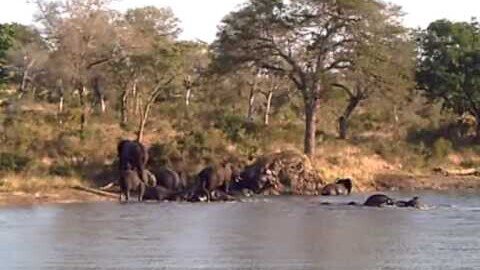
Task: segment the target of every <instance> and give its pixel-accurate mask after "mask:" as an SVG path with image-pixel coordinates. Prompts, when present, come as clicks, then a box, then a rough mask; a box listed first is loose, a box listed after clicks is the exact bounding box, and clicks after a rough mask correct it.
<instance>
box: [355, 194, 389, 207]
mask: <svg viewBox="0 0 480 270" xmlns="http://www.w3.org/2000/svg"><path fill="white" fill-rule="evenodd" d="M394 204H395V202H394V200H393V199H392V198H390V197H388V196H387V195H384V194H375V195H372V196H370V197H368V199H367V200H366V201H365V203H364V204H363V205H365V206H373V207H382V206H384V205H394Z"/></svg>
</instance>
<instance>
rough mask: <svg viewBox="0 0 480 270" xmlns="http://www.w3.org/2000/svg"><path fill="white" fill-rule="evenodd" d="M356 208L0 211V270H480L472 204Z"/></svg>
mask: <svg viewBox="0 0 480 270" xmlns="http://www.w3.org/2000/svg"><path fill="white" fill-rule="evenodd" d="M393 196H394V197H396V198H399V197H405V198H407V197H410V196H411V194H394V195H393ZM365 198H366V195H355V196H353V197H343V198H325V197H278V198H256V199H251V200H249V201H247V202H241V203H240V202H237V203H209V204H206V203H197V204H188V203H132V204H128V205H126V204H122V205H120V204H119V203H115V202H112V203H93V204H71V205H44V206H32V207H14V208H0V269H76V270H77V269H80V270H81V269H112V270H113V269H115V270H118V269H272V270H273V269H275V270H277V269H328V270H330V269H355V270H357V269H392V270H393V269H435V270H437V269H480V196H479V195H478V194H438V193H426V194H422V198H423V201H424V202H425V203H427V204H428V205H431V206H433V207H432V208H431V209H429V210H414V209H398V208H364V207H359V206H346V205H345V206H343V205H335V204H334V205H328V206H325V205H320V202H324V201H330V202H333V203H340V202H348V201H351V200H356V201H359V202H361V201H363V200H364V199H365Z"/></svg>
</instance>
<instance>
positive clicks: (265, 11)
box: [214, 0, 396, 156]
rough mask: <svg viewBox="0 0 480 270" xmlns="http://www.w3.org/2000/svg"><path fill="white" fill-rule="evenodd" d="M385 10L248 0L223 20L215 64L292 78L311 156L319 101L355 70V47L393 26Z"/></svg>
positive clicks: (319, 1) (372, 4) (370, 3)
mask: <svg viewBox="0 0 480 270" xmlns="http://www.w3.org/2000/svg"><path fill="white" fill-rule="evenodd" d="M387 7H388V6H387V5H385V4H383V3H381V2H379V1H376V0H367V1H351V0H291V1H283V0H274V1H272V0H251V1H250V2H249V3H248V4H247V5H246V6H244V7H243V8H241V9H240V10H239V11H235V12H232V13H231V14H229V15H228V16H227V17H226V18H225V19H224V20H223V24H222V25H221V28H220V31H219V33H218V38H217V40H216V42H215V45H214V46H215V49H216V51H217V55H218V56H217V58H218V59H221V61H222V62H224V63H229V64H237V63H244V62H252V63H254V64H255V65H256V66H258V67H260V68H266V69H269V70H272V71H275V72H280V73H283V75H284V76H288V77H289V78H290V80H291V81H292V82H293V83H294V84H295V86H296V88H297V90H298V92H299V93H301V95H302V97H303V103H304V111H305V136H304V151H305V153H306V154H307V155H309V156H313V155H314V153H315V145H316V138H315V133H316V117H317V115H316V113H317V109H318V107H319V105H320V100H321V98H322V97H323V96H324V94H325V92H326V91H327V90H328V89H330V85H331V83H332V77H333V76H335V75H336V74H338V73H339V72H342V71H343V70H345V69H347V68H348V67H350V66H351V65H352V64H353V61H354V60H355V58H354V56H355V52H356V46H358V45H359V44H365V43H369V42H373V41H374V40H371V39H370V37H371V35H370V34H369V33H370V32H371V28H372V27H373V26H374V25H377V24H389V23H392V21H394V22H396V18H395V17H390V16H388V14H389V13H387V12H385V10H386V9H387Z"/></svg>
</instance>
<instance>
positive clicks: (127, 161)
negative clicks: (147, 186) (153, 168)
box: [117, 140, 148, 183]
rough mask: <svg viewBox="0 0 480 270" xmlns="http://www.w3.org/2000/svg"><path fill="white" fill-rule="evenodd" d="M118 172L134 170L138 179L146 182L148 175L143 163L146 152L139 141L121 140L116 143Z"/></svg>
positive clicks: (146, 158) (146, 155) (144, 162)
mask: <svg viewBox="0 0 480 270" xmlns="http://www.w3.org/2000/svg"><path fill="white" fill-rule="evenodd" d="M117 153H118V159H119V169H120V174H121V173H122V171H127V170H133V171H136V172H137V174H138V176H139V177H140V180H142V181H143V182H144V183H147V180H148V176H147V172H146V171H145V165H146V164H147V161H148V153H147V151H146V149H145V146H143V145H142V144H141V143H140V142H137V141H130V140H122V141H121V142H120V143H118V145H117Z"/></svg>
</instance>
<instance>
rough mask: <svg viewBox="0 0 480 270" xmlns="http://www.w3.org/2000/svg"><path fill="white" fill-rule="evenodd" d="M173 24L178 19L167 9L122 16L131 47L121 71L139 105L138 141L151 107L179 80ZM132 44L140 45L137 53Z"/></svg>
mask: <svg viewBox="0 0 480 270" xmlns="http://www.w3.org/2000/svg"><path fill="white" fill-rule="evenodd" d="M177 23H178V19H177V18H176V17H175V16H174V15H173V13H172V12H171V10H170V9H158V8H155V7H144V8H137V9H132V10H129V11H127V13H126V15H125V24H126V26H127V27H128V29H129V30H128V31H129V35H126V36H127V37H128V36H130V41H129V42H127V44H130V45H131V46H127V47H129V49H128V50H123V51H122V53H123V54H125V55H126V57H125V59H124V60H125V61H126V62H124V68H126V69H127V71H128V72H129V74H130V75H131V77H130V78H131V79H132V81H133V83H131V84H132V85H133V88H132V90H134V92H135V93H133V94H134V95H135V99H136V103H137V102H138V103H140V102H141V103H142V105H143V106H142V108H141V109H140V119H139V124H138V130H137V140H138V141H142V140H143V136H144V131H145V125H146V123H147V120H148V117H149V115H150V111H151V109H152V106H153V104H154V103H155V102H156V101H157V99H158V98H159V96H160V95H161V94H162V93H164V92H165V91H166V90H167V89H169V88H171V87H172V86H173V84H174V83H175V82H178V80H179V77H180V76H178V74H179V73H180V70H181V66H182V62H181V51H182V50H181V49H180V48H179V46H178V44H177V43H176V41H175V39H176V38H177V35H178V33H179V32H180V29H179V28H178V25H177ZM135 44H140V45H139V46H140V47H141V50H139V49H138V46H135ZM125 91H128V90H125ZM126 96H128V93H127V92H124V93H123V94H122V97H123V98H122V100H123V99H124V98H125V97H126ZM122 102H123V101H122ZM123 106H124V105H123ZM139 107H140V106H139Z"/></svg>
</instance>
